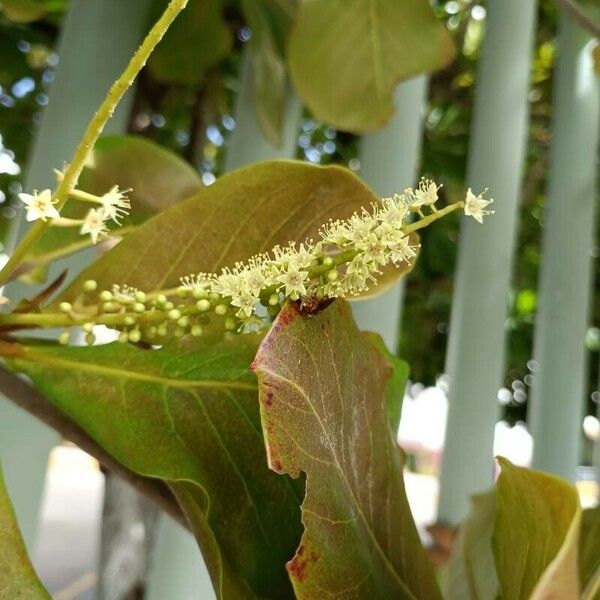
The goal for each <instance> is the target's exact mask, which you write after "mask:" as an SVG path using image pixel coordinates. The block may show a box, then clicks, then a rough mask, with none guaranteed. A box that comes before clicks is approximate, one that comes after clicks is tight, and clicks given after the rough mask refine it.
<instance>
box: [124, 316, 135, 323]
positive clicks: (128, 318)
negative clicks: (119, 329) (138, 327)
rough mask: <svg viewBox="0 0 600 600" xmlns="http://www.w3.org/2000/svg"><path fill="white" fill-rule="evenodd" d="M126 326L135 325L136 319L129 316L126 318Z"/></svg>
mask: <svg viewBox="0 0 600 600" xmlns="http://www.w3.org/2000/svg"><path fill="white" fill-rule="evenodd" d="M125 325H135V317H133V316H131V315H127V316H126V317H125Z"/></svg>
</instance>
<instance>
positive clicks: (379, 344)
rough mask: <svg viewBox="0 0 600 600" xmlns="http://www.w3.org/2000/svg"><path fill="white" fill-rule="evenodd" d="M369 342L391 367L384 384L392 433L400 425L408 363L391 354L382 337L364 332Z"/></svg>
mask: <svg viewBox="0 0 600 600" xmlns="http://www.w3.org/2000/svg"><path fill="white" fill-rule="evenodd" d="M365 335H366V336H367V337H368V338H369V340H370V342H371V343H372V344H373V346H375V348H377V350H378V351H379V352H380V354H381V355H382V356H383V357H385V358H386V359H387V361H388V363H389V365H390V367H391V369H392V374H391V376H390V378H389V380H388V382H387V385H386V390H385V392H386V399H387V402H386V403H387V414H388V420H389V423H390V427H391V429H392V433H394V434H395V433H396V432H397V431H398V427H399V426H400V415H401V414H402V402H403V400H404V391H405V390H406V382H407V381H408V374H409V367H408V363H407V362H405V361H403V360H401V359H399V358H398V357H397V356H396V355H394V354H392V353H391V352H390V351H389V350H388V349H387V346H386V345H385V342H384V341H383V338H382V337H381V336H380V335H377V334H376V333H370V332H365Z"/></svg>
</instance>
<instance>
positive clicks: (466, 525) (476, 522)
mask: <svg viewBox="0 0 600 600" xmlns="http://www.w3.org/2000/svg"><path fill="white" fill-rule="evenodd" d="M495 517H496V490H491V491H489V492H487V493H485V494H477V495H474V496H472V497H471V511H470V512H469V516H468V517H467V519H466V520H465V521H464V522H463V523H462V524H461V525H460V528H459V530H458V534H457V536H456V540H455V542H454V547H453V551H452V557H451V559H450V564H449V565H448V573H447V580H448V581H447V586H446V593H445V594H444V598H446V600H488V599H491V598H496V597H497V596H498V577H497V575H496V566H495V564H494V554H493V552H492V534H493V531H494V521H495Z"/></svg>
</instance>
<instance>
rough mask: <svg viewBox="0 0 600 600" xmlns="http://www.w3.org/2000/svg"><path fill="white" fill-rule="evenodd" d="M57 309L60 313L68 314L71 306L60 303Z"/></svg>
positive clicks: (66, 303)
mask: <svg viewBox="0 0 600 600" xmlns="http://www.w3.org/2000/svg"><path fill="white" fill-rule="evenodd" d="M58 308H59V310H60V312H64V313H70V312H71V309H72V308H73V307H72V306H71V304H70V303H69V302H61V303H60V304H59V305H58Z"/></svg>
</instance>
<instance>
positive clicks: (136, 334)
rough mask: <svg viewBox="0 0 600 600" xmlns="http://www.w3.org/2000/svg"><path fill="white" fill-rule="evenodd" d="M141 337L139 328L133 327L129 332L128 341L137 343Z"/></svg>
mask: <svg viewBox="0 0 600 600" xmlns="http://www.w3.org/2000/svg"><path fill="white" fill-rule="evenodd" d="M141 339H142V334H141V333H140V330H139V329H134V330H133V331H131V332H130V333H129V341H130V342H133V343H134V344H137V343H138V342H139V341H140V340H141Z"/></svg>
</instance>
